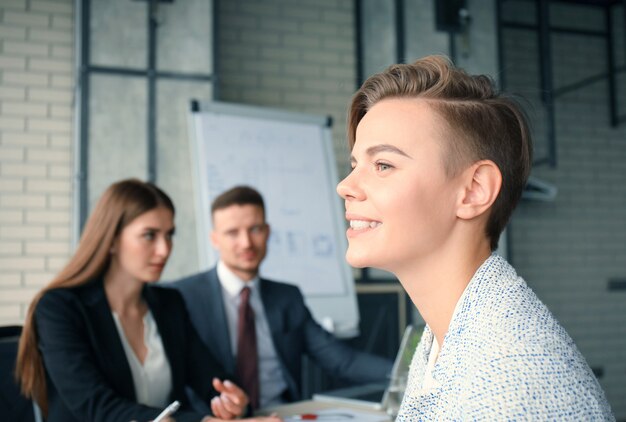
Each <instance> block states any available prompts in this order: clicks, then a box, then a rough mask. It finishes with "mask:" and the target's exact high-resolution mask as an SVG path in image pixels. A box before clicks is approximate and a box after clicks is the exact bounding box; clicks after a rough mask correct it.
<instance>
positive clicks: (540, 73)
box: [0, 0, 626, 420]
mask: <svg viewBox="0 0 626 422" xmlns="http://www.w3.org/2000/svg"><path fill="white" fill-rule="evenodd" d="M625 20H626V1H624V0H606V1H601V0H596V1H591V0H588V1H584V0H568V1H566V0H558V1H557V0H552V1H549V0H480V1H479V0H465V1H435V0H297V1H296V0H212V1H210V0H83V1H80V0H77V1H72V0H0V325H5V326H6V325H19V324H21V323H22V321H23V318H24V316H25V312H26V309H27V306H28V303H29V301H30V299H31V297H32V296H33V295H34V294H35V293H36V292H37V291H38V289H40V288H41V287H42V286H43V285H44V284H45V283H47V282H48V281H49V280H50V279H51V278H52V277H53V276H54V274H55V273H56V272H57V271H58V270H59V269H60V268H61V267H62V266H63V264H64V263H65V261H66V259H67V258H68V256H69V254H70V253H71V251H72V250H73V248H74V246H75V244H76V242H77V240H78V237H79V234H80V229H81V227H82V225H83V224H84V221H85V218H86V216H87V215H88V213H89V209H90V207H91V206H92V205H93V202H94V200H95V199H96V198H98V197H99V195H100V194H101V193H102V191H103V189H104V188H105V187H106V186H108V185H109V184H110V183H111V182H113V181H115V180H117V179H120V178H123V177H130V176H135V177H139V178H141V179H144V180H152V181H155V182H156V183H157V184H159V185H160V186H161V187H163V188H164V189H165V191H167V192H168V193H169V194H170V195H171V196H172V197H173V199H174V201H175V203H176V205H177V235H176V236H177V238H176V242H177V247H175V248H174V253H173V256H172V259H171V261H170V264H169V265H168V267H167V269H166V274H165V275H164V278H165V279H166V280H171V279H173V278H177V277H180V276H183V275H187V274H191V273H194V272H196V271H197V270H198V265H199V264H198V257H197V252H196V223H195V221H196V217H195V214H194V212H195V211H194V201H193V180H192V175H191V172H190V170H189V169H190V160H191V157H190V155H191V154H190V147H189V143H190V140H189V138H190V133H189V127H188V121H189V113H190V109H189V107H190V106H189V104H190V101H191V100H192V99H200V100H211V99H212V100H219V101H227V102H234V103H239V104H249V105H258V106H267V107H272V108H278V109H283V110H291V111H299V112H305V113H312V114H317V115H328V116H331V117H332V120H333V129H332V133H333V145H334V150H335V156H336V158H337V163H336V165H337V172H338V174H339V177H343V176H345V175H346V174H347V172H348V170H349V163H348V157H349V153H348V150H347V145H346V140H345V138H346V136H345V129H346V125H345V119H346V110H347V106H348V103H349V101H350V98H351V95H352V94H353V93H354V91H355V90H356V89H357V88H358V86H359V85H360V83H361V82H362V81H363V80H364V79H366V78H367V77H368V76H369V75H371V74H372V73H375V72H378V71H381V70H383V69H384V68H385V67H386V66H388V65H389V64H392V63H397V62H411V61H412V60H415V59H417V58H419V57H422V56H424V55H428V54H445V55H448V56H449V57H450V58H451V59H452V60H453V61H454V63H455V64H457V65H458V66H460V67H462V68H464V69H466V70H467V71H468V72H470V73H484V74H488V75H491V76H492V77H493V78H494V79H495V80H496V81H497V83H498V84H499V85H500V86H501V87H502V88H503V89H505V90H507V91H510V92H514V93H517V94H521V95H522V96H523V97H524V98H525V99H526V103H525V104H526V106H527V110H528V113H529V115H530V118H531V121H532V126H533V134H534V138H535V164H534V167H533V171H532V179H531V183H529V186H528V187H527V190H526V192H525V194H524V200H523V201H522V203H521V204H520V206H519V207H518V209H517V210H516V212H515V214H514V216H513V219H512V221H511V223H510V225H509V227H508V228H507V231H506V235H505V236H504V238H503V239H502V241H501V243H502V246H501V249H500V253H502V254H503V255H505V256H506V257H507V258H508V259H509V260H510V261H511V262H512V264H513V265H514V266H515V267H516V268H517V270H518V272H519V273H520V275H522V276H523V277H524V278H525V279H526V281H527V282H528V284H529V285H530V286H531V287H532V288H533V289H534V290H535V292H537V294H538V296H539V297H540V298H541V299H542V300H543V301H544V302H545V303H546V304H547V305H548V307H549V308H550V309H551V311H552V312H553V313H554V314H555V315H556V317H557V319H558V320H559V321H560V322H561V323H562V324H563V325H564V326H565V328H566V330H567V331H568V332H569V333H570V335H571V336H572V337H573V339H574V340H575V342H576V344H577V345H578V347H579V349H580V350H581V352H582V353H583V355H584V356H585V357H586V359H587V361H588V362H589V364H590V366H591V367H592V369H593V370H594V372H595V374H596V376H597V377H598V379H599V381H600V383H601V384H602V386H603V388H604V390H605V391H606V394H607V396H608V399H609V402H610V403H611V406H612V408H613V411H614V413H615V416H616V417H617V419H618V420H626V183H625V182H626V31H625ZM278 158H280V157H278ZM355 277H356V279H357V284H356V291H357V295H358V301H359V307H360V310H361V333H362V334H361V336H359V337H358V338H355V339H351V340H349V341H350V342H352V343H354V344H355V345H357V346H359V347H364V348H367V349H369V350H373V351H376V352H378V353H381V354H386V355H388V356H394V355H395V351H396V350H397V347H398V341H399V337H400V333H401V332H402V330H403V328H404V326H405V325H406V324H407V323H410V322H413V323H415V324H418V325H419V324H420V318H419V315H417V313H416V312H414V309H413V308H412V305H411V304H410V302H409V301H408V300H407V298H406V297H405V295H404V293H403V291H402V289H401V287H400V286H399V285H398V283H397V282H396V281H395V280H394V279H393V277H392V276H390V275H389V274H384V273H381V272H378V271H373V270H363V271H359V272H355ZM307 374H308V375H307V377H306V381H305V382H306V383H307V386H308V387H307V388H308V390H307V389H305V391H308V393H309V394H310V393H312V392H314V391H317V390H320V389H323V388H327V387H329V386H332V385H337V383H336V381H333V380H328V379H326V378H325V377H324V376H322V375H321V374H320V373H319V371H317V370H316V369H315V368H313V367H310V366H309V367H307Z"/></svg>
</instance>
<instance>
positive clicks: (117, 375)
mask: <svg viewBox="0 0 626 422" xmlns="http://www.w3.org/2000/svg"><path fill="white" fill-rule="evenodd" d="M173 234H174V205H173V204H172V201H171V200H170V198H169V197H168V196H167V195H166V194H165V193H164V192H163V191H162V190H160V189H159V188H158V187H157V186H155V185H153V184H151V183H145V182H142V181H139V180H136V179H129V180H123V181H120V182H118V183H115V184H113V185H111V186H110V187H109V188H108V189H107V190H106V192H105V193H104V194H103V196H102V198H101V199H100V201H99V202H98V204H97V205H96V207H95V208H94V211H93V213H92V215H91V217H90V218H89V220H88V221H87V224H86V226H85V230H84V232H83V235H82V238H81V241H80V244H79V246H78V248H77V250H76V253H75V254H74V255H73V256H72V258H71V259H70V261H69V262H68V264H67V265H66V266H65V268H63V270H61V272H60V273H59V275H58V276H57V277H56V278H55V279H54V280H52V282H51V283H50V284H49V285H48V286H46V287H45V288H44V289H43V290H42V291H41V292H40V293H39V294H38V295H37V296H36V297H35V298H34V300H33V302H32V303H31V305H30V308H29V311H28V316H27V319H26V322H25V325H24V330H23V334H22V338H21V340H20V347H19V355H18V362H17V370H16V373H17V376H18V378H19V380H20V382H21V385H22V391H23V393H24V394H25V395H27V396H29V397H32V398H33V399H34V400H35V401H36V402H37V403H38V404H39V406H40V407H41V409H42V411H43V413H44V415H45V417H46V420H47V421H48V422H55V421H84V420H89V421H109V420H126V421H128V420H150V419H154V418H155V417H156V416H157V415H159V413H160V412H161V410H162V408H164V407H165V406H166V405H167V404H168V403H170V402H172V401H173V400H178V401H180V403H181V409H180V411H178V412H177V414H176V419H177V420H178V421H200V420H209V419H212V418H210V417H209V416H205V415H201V414H198V413H196V412H195V411H194V410H193V409H191V406H190V404H189V401H188V400H187V396H186V394H185V386H190V387H192V388H193V389H194V390H195V391H196V393H197V394H198V396H199V397H202V398H204V399H205V400H206V402H207V405H208V406H210V408H211V410H212V411H213V414H214V415H215V416H217V417H219V418H224V419H231V418H233V417H237V416H241V415H242V414H243V413H244V412H245V411H246V408H247V404H248V398H247V396H246V395H245V393H244V392H243V391H242V390H241V389H240V388H239V387H237V386H236V385H235V384H234V383H233V382H231V381H228V380H226V381H224V382H222V379H224V378H230V376H229V375H228V374H226V373H225V371H224V370H223V369H222V367H221V365H220V364H219V363H218V362H217V361H216V360H215V359H214V358H213V357H212V355H211V352H210V351H209V350H207V349H206V347H205V346H204V345H203V344H202V342H201V341H200V339H199V338H198V336H197V334H196V331H195V330H194V329H193V327H192V325H191V322H190V321H189V317H188V315H187V312H186V310H185V307H184V304H183V301H182V298H181V296H180V294H179V293H178V292H177V291H175V290H172V289H166V288H161V287H158V286H156V285H155V282H156V281H158V280H159V278H160V276H161V272H162V271H163V268H164V266H165V264H166V263H167V259H168V257H169V255H170V252H171V250H172V235H173ZM230 379H232V378H230Z"/></svg>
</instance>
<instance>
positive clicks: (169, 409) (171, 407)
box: [152, 400, 180, 422]
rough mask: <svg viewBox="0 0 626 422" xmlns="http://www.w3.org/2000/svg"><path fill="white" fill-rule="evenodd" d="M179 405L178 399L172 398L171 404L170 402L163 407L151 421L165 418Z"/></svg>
mask: <svg viewBox="0 0 626 422" xmlns="http://www.w3.org/2000/svg"><path fill="white" fill-rule="evenodd" d="M179 407H180V402H179V401H178V400H174V401H173V402H172V404H170V405H169V406H167V407H166V408H165V409H163V411H162V412H161V413H159V416H157V417H156V419H154V420H153V421H152V422H160V421H162V420H163V419H165V418H167V417H168V416H170V415H172V414H173V413H174V412H176V411H177V410H178V408H179Z"/></svg>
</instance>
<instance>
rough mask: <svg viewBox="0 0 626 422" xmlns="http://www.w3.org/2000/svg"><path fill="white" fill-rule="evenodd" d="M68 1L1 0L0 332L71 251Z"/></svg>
mask: <svg viewBox="0 0 626 422" xmlns="http://www.w3.org/2000/svg"><path fill="white" fill-rule="evenodd" d="M73 31H74V17H73V1H72V0H0V325H7V324H12V323H21V321H22V320H23V317H24V315H25V311H26V307H27V305H28V302H29V301H30V298H31V297H32V295H33V294H34V293H35V292H36V291H37V290H38V289H39V288H40V287H41V286H42V285H43V284H45V283H47V282H48V281H49V280H50V278H51V277H52V276H53V275H54V274H55V273H56V272H57V271H58V270H59V269H60V267H61V266H62V265H63V264H64V262H65V261H66V259H67V257H68V254H69V252H70V232H71V229H70V226H71V218H72V213H71V210H72V206H71V200H72V198H71V195H72V183H71V176H72V148H71V145H72V115H73V111H72V89H73V84H74V82H73V70H72V69H73V50H74V47H73V43H74V33H73Z"/></svg>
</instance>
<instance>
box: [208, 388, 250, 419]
mask: <svg viewBox="0 0 626 422" xmlns="http://www.w3.org/2000/svg"><path fill="white" fill-rule="evenodd" d="M213 388H215V389H216V390H217V392H218V393H220V395H219V396H216V397H213V399H211V411H212V412H213V414H214V415H215V416H216V417H217V418H221V419H227V420H228V419H234V418H236V417H239V416H241V415H243V414H244V413H245V411H246V406H248V396H247V395H246V393H244V391H243V390H242V389H241V388H239V387H238V386H237V385H235V383H233V382H231V381H228V380H226V381H224V382H222V381H220V380H219V379H217V378H213Z"/></svg>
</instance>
